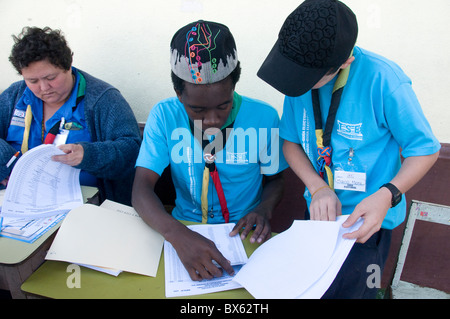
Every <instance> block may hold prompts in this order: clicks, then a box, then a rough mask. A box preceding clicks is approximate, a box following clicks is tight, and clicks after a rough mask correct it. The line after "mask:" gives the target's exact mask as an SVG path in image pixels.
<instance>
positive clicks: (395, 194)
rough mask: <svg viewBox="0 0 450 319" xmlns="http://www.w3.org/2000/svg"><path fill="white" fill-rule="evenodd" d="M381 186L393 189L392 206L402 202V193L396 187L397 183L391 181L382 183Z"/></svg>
mask: <svg viewBox="0 0 450 319" xmlns="http://www.w3.org/2000/svg"><path fill="white" fill-rule="evenodd" d="M381 187H386V188H387V189H389V190H390V191H391V193H392V200H391V206H392V207H395V206H397V204H398V203H400V202H401V200H402V193H401V192H400V191H399V190H398V188H397V187H395V185H393V184H391V183H386V184H384V185H382V186H381ZM381 187H380V188H381Z"/></svg>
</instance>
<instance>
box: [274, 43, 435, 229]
mask: <svg viewBox="0 0 450 319" xmlns="http://www.w3.org/2000/svg"><path fill="white" fill-rule="evenodd" d="M354 56H355V61H354V62H353V63H352V64H351V67H350V74H349V78H348V82H347V85H346V86H345V88H344V91H343V94H342V98H341V103H340V105H339V109H338V112H337V114H336V120H335V123H334V127H333V131H332V135H331V146H332V149H333V154H332V163H333V166H332V169H333V171H334V172H335V171H336V169H341V168H345V167H356V169H355V171H361V172H364V173H365V174H366V189H365V191H350V190H336V194H337V195H338V197H339V199H340V201H341V203H342V213H343V214H351V213H352V212H353V210H354V208H355V206H356V205H357V204H359V203H360V202H361V201H362V200H363V199H364V198H365V197H367V196H369V195H371V194H373V193H375V192H376V191H377V190H378V189H379V188H380V187H381V186H382V185H383V184H385V183H388V182H390V181H391V180H392V178H393V177H394V176H395V175H396V174H397V172H398V170H399V169H400V165H401V158H400V152H401V155H402V156H403V157H405V158H406V157H409V156H424V155H431V154H434V153H436V152H437V151H438V150H439V149H440V143H439V142H438V140H437V139H436V138H435V136H434V135H433V133H432V130H431V127H430V125H429V123H428V122H427V120H426V118H425V116H424V114H423V112H422V109H421V107H420V104H419V102H418V100H417V97H416V95H415V93H414V91H413V89H412V86H411V80H410V79H409V78H408V77H407V76H406V75H405V74H404V72H403V71H402V70H401V69H400V68H399V67H398V65H396V64H395V63H393V62H392V61H389V60H387V59H385V58H383V57H381V56H379V55H376V54H374V53H371V52H369V51H366V50H363V49H361V48H359V47H356V48H355V49H354ZM335 80H336V78H335V79H334V80H333V81H331V82H329V83H327V84H326V85H325V86H324V87H322V88H320V89H319V96H320V106H321V111H322V123H324V124H325V121H326V118H327V116H328V110H329V107H330V102H331V96H332V90H333V86H334V83H335ZM280 136H281V138H283V139H285V140H288V141H291V142H293V143H297V144H301V145H302V146H303V149H304V150H305V153H306V154H307V156H308V157H309V159H310V160H311V162H312V164H313V165H314V167H315V168H316V170H317V164H316V160H317V157H318V155H317V145H316V136H315V124H314V112H313V107H312V100H311V91H309V92H307V93H306V94H304V95H302V96H300V97H286V98H285V102H284V108H283V116H282V119H281V124H280ZM350 154H352V155H353V156H350ZM349 157H351V161H350V163H351V166H349ZM304 195H305V198H306V201H307V203H308V205H309V204H310V202H311V194H310V193H309V191H308V190H307V189H306V191H305V194H304ZM405 214H406V200H405V198H404V196H403V199H402V201H401V202H400V204H398V205H397V206H396V207H394V208H391V209H389V211H388V213H387V215H386V218H385V220H384V221H383V224H382V227H383V228H386V229H393V228H395V227H396V226H398V225H399V224H400V223H402V222H403V220H404V219H405Z"/></svg>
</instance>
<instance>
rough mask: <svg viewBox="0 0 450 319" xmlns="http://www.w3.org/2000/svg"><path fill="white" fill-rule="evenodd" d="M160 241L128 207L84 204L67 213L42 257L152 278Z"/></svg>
mask: <svg viewBox="0 0 450 319" xmlns="http://www.w3.org/2000/svg"><path fill="white" fill-rule="evenodd" d="M105 207H109V208H111V207H114V208H117V209H107V208H105ZM163 242H164V238H163V237H162V235H161V234H159V233H158V232H156V231H155V230H153V229H152V228H151V227H150V226H148V225H147V224H146V223H145V222H144V221H143V220H142V219H141V218H140V216H139V215H138V213H137V212H136V211H135V210H134V209H133V208H132V207H130V206H125V205H122V204H118V203H114V202H112V203H111V202H110V201H108V202H107V204H106V205H105V206H104V207H99V206H95V205H91V204H84V205H83V206H80V207H77V208H75V209H73V210H71V211H70V212H69V213H68V214H67V216H66V218H65V219H64V221H63V223H62V225H61V227H60V229H59V231H58V234H57V235H56V237H55V239H54V241H53V243H52V246H51V247H50V249H49V251H48V253H47V256H46V257H45V258H46V259H48V260H59V261H66V262H71V263H76V264H85V265H91V266H96V267H103V268H112V269H115V270H121V271H127V272H132V273H137V274H141V275H145V276H151V277H155V276H156V273H157V270H158V265H159V260H160V258H161V251H162V247H163Z"/></svg>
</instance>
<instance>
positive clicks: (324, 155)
mask: <svg viewBox="0 0 450 319" xmlns="http://www.w3.org/2000/svg"><path fill="white" fill-rule="evenodd" d="M349 72H350V66H348V67H347V68H345V69H342V70H341V71H339V75H338V78H337V80H336V83H335V84H334V87H333V94H332V96H331V104H330V110H329V111H328V117H327V121H326V123H325V131H324V130H323V128H322V112H321V110H320V101H319V90H318V89H314V90H312V91H311V95H312V104H313V109H314V120H315V126H316V143H317V153H318V155H319V157H318V158H317V164H318V167H319V174H320V176H321V177H322V178H325V174H326V177H327V180H328V185H329V186H330V188H331V189H334V182H333V173H332V171H331V153H332V148H331V132H332V130H333V125H334V121H335V119H336V113H337V110H338V107H339V103H340V101H341V96H342V91H343V90H344V86H345V85H346V84H347V79H348V74H349Z"/></svg>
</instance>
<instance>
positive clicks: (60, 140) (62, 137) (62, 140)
mask: <svg viewBox="0 0 450 319" xmlns="http://www.w3.org/2000/svg"><path fill="white" fill-rule="evenodd" d="M69 132H70V131H69V130H66V129H62V130H59V133H58V135H56V136H55V140H54V141H53V145H55V146H59V145H64V144H66V141H67V137H69Z"/></svg>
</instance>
